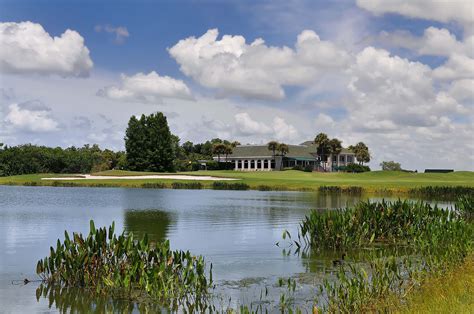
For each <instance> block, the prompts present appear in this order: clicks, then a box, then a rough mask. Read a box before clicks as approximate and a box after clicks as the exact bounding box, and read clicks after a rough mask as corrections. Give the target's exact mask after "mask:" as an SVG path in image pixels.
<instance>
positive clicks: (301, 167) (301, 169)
mask: <svg viewBox="0 0 474 314" xmlns="http://www.w3.org/2000/svg"><path fill="white" fill-rule="evenodd" d="M291 169H292V170H298V171H303V166H302V165H296V166H293V168H291Z"/></svg>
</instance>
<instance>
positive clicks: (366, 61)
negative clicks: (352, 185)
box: [0, 0, 474, 170]
mask: <svg viewBox="0 0 474 314" xmlns="http://www.w3.org/2000/svg"><path fill="white" fill-rule="evenodd" d="M473 90H474V4H473V2H472V1H470V0H450V1H448V0H446V1H444V0H431V1H430V0H411V1H404V0H390V1H389V0H386V1H383V0H357V1H355V0H354V1H349V0H348V1H343V0H336V1H289V0H281V1H280V0H272V1H217V0H215V1H184V0H182V1H159V2H158V1H128V2H127V1H80V2H79V1H23V0H16V1H3V0H0V142H3V143H6V144H9V145H15V144H22V143H36V144H44V145H50V146H69V145H76V146H77V145H83V144H85V143H98V144H100V145H101V146H102V147H108V148H112V149H123V136H124V131H125V128H126V124H127V121H128V119H129V117H130V116H131V115H139V114H142V113H146V114H148V113H151V112H155V111H162V112H164V113H165V114H166V115H167V117H168V121H169V123H170V126H171V129H172V132H173V133H175V134H177V135H178V136H179V137H180V138H181V139H182V141H186V140H191V141H194V142H199V141H204V140H207V139H210V138H214V137H221V138H226V139H231V140H239V141H240V142H242V143H266V142H267V141H269V140H271V139H276V140H279V141H283V142H286V143H292V144H297V143H301V142H303V141H306V140H310V139H313V138H314V136H315V135H316V134H317V133H319V132H326V133H328V134H329V136H331V137H338V138H340V139H341V140H343V144H344V145H350V144H355V143H356V142H358V141H364V142H365V143H366V144H368V146H369V148H370V149H371V153H372V157H373V161H372V162H371V166H372V167H373V168H378V164H379V163H380V161H382V160H395V161H399V162H401V163H402V166H403V167H404V168H407V169H420V170H422V169H424V168H430V167H443V168H454V169H457V170H474V135H473V134H474V92H473Z"/></svg>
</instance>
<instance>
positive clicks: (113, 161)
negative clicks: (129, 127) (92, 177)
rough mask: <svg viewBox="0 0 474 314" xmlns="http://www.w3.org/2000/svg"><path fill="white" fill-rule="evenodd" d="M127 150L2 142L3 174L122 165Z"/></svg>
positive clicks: (91, 169) (0, 169)
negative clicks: (10, 144)
mask: <svg viewBox="0 0 474 314" xmlns="http://www.w3.org/2000/svg"><path fill="white" fill-rule="evenodd" d="M125 160H126V159H125V153H124V152H114V151H111V150H109V149H104V150H102V149H100V148H99V146H98V145H92V146H91V145H84V146H83V147H75V146H71V147H68V148H61V147H46V146H37V145H31V144H25V145H18V146H7V145H3V144H0V176H13V175H21V174H31V173H91V172H98V171H104V170H109V169H113V168H116V167H121V166H123V165H124V164H125Z"/></svg>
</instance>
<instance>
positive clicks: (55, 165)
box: [0, 112, 370, 176]
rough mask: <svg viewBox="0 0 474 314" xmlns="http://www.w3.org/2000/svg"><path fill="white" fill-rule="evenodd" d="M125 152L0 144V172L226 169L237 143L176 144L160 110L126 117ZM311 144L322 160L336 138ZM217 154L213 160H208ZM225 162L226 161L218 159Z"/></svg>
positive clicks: (335, 148)
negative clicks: (127, 120)
mask: <svg viewBox="0 0 474 314" xmlns="http://www.w3.org/2000/svg"><path fill="white" fill-rule="evenodd" d="M124 140H125V151H118V152H114V151H111V150H109V149H101V148H100V147H99V146H98V145H96V144H94V145H84V146H83V147H75V146H71V147H68V148H61V147H54V148H53V147H46V146H37V145H32V144H25V145H18V146H4V145H3V144H1V143H0V176H11V175H21V174H30V173H91V172H98V171H104V170H109V169H123V170H133V171H156V172H174V171H190V170H198V169H199V167H200V163H199V161H200V160H207V161H209V160H210V161H209V162H208V163H207V169H209V170H215V169H227V168H229V169H230V168H231V167H230V165H229V163H227V158H228V156H229V155H231V154H232V152H233V149H234V148H235V147H236V146H237V145H240V143H239V142H237V141H229V140H223V139H220V138H214V139H211V140H208V141H206V142H202V143H196V144H195V143H193V142H190V141H186V142H184V143H183V144H180V139H179V137H178V136H176V135H174V134H172V133H171V131H170V129H169V126H168V121H167V119H166V117H165V116H164V115H163V113H161V112H157V113H153V114H150V115H141V116H140V117H136V116H132V117H131V118H130V119H129V122H128V126H127V129H126V132H125V137H124ZM314 143H315V144H316V145H317V152H316V153H317V156H318V157H319V161H320V162H321V161H327V158H328V156H330V155H331V154H339V153H340V152H341V150H342V142H341V141H340V140H339V139H337V138H332V139H330V138H329V137H328V136H327V134H325V133H319V134H318V135H317V136H316V137H315V139H314ZM267 146H268V149H269V150H270V151H272V152H273V155H274V156H275V155H276V153H278V154H279V155H281V156H285V155H286V154H287V153H288V152H289V146H288V145H287V144H285V143H278V142H276V141H271V142H269V143H268V145H267ZM349 149H350V150H352V151H353V152H354V153H355V157H356V159H357V161H358V162H359V164H361V165H362V164H363V163H366V162H369V161H370V153H369V149H368V147H367V146H366V145H365V144H364V143H362V142H360V143H357V144H356V145H355V146H349ZM213 156H217V161H214V160H213ZM222 161H226V162H224V163H223V162H222Z"/></svg>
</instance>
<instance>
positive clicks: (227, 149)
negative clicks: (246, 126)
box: [223, 144, 234, 163]
mask: <svg viewBox="0 0 474 314" xmlns="http://www.w3.org/2000/svg"><path fill="white" fill-rule="evenodd" d="M233 147H234V146H232V144H231V145H225V148H224V150H223V152H224V154H225V162H226V163H227V156H229V155H232V152H233V151H234V149H233Z"/></svg>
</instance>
